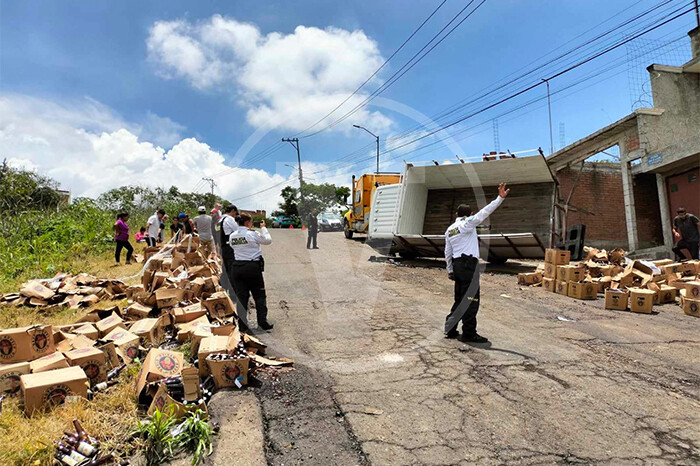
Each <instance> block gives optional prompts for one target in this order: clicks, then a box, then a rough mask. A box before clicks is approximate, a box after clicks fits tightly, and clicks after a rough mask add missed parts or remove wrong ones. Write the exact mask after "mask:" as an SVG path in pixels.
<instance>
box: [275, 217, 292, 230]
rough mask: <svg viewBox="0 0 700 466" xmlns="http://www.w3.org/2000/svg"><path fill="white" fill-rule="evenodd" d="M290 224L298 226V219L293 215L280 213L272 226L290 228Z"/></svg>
mask: <svg viewBox="0 0 700 466" xmlns="http://www.w3.org/2000/svg"><path fill="white" fill-rule="evenodd" d="M290 225H294V227H295V228H296V227H297V226H298V221H297V220H296V219H294V218H292V217H285V216H284V215H280V216H279V217H277V218H276V219H274V220H273V221H272V228H289V226H290Z"/></svg>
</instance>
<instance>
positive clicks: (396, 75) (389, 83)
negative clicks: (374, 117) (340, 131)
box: [303, 0, 486, 138]
mask: <svg viewBox="0 0 700 466" xmlns="http://www.w3.org/2000/svg"><path fill="white" fill-rule="evenodd" d="M474 1H475V0H470V1H469V3H467V5H466V6H465V7H464V8H462V9H461V10H460V11H459V12H458V13H457V14H456V15H455V16H454V17H453V18H452V19H451V20H450V22H448V23H447V24H446V25H445V26H444V27H443V28H442V29H440V31H438V33H437V34H435V35H434V36H433V37H432V38H431V39H430V40H429V41H428V43H427V44H425V45H424V46H423V48H421V49H420V50H419V51H418V52H416V53H415V54H414V55H413V56H412V57H411V58H410V59H409V60H408V61H407V62H406V63H405V64H404V65H403V66H402V67H401V68H399V70H398V71H396V72H395V73H394V74H393V75H392V76H391V77H390V78H389V79H388V80H387V82H385V83H384V84H382V85H381V86H379V88H377V89H376V90H375V91H374V92H372V93H371V94H370V95H369V96H368V97H367V98H366V99H365V100H363V101H362V102H361V103H359V104H358V105H356V106H355V107H354V108H353V109H352V110H350V111H349V112H348V113H346V114H345V115H343V116H342V117H340V118H339V119H338V120H336V121H334V122H333V123H330V124H329V125H328V126H326V127H325V128H321V129H320V130H317V131H314V132H313V133H311V134H307V135H305V136H303V137H304V138H308V137H311V136H315V135H316V134H319V133H322V132H323V131H326V130H328V129H330V128H333V127H334V126H336V125H337V124H338V123H341V122H343V121H345V120H346V119H347V118H349V117H350V116H351V115H353V114H354V113H355V112H357V111H358V110H359V109H360V108H362V107H364V106H365V105H367V103H368V102H370V101H371V100H373V99H374V98H375V97H376V96H378V95H379V94H381V93H382V92H384V91H385V90H387V89H388V88H389V87H391V86H392V85H393V84H394V83H395V82H396V81H398V80H399V79H401V77H402V76H403V75H404V74H406V73H407V72H408V71H410V70H411V68H413V67H414V66H415V65H416V64H418V63H419V62H420V61H421V60H423V58H425V57H426V56H427V55H428V54H429V53H430V52H431V51H432V50H433V49H435V47H437V46H438V45H440V44H441V43H442V41H444V40H445V39H446V38H447V37H448V36H449V35H450V34H452V32H453V31H454V30H455V29H457V28H458V27H459V26H460V25H461V24H462V23H464V21H466V20H467V19H468V18H469V17H470V16H471V15H472V14H474V13H475V12H476V10H478V9H479V7H481V5H483V4H484V3H486V0H482V1H481V3H479V4H478V5H477V6H476V8H474V9H473V10H472V11H471V12H470V13H469V14H467V15H466V16H465V17H464V18H462V19H461V20H460V21H459V22H458V23H457V24H456V25H455V26H454V27H453V28H452V29H450V30H449V31H448V32H447V34H445V35H444V36H443V37H442V38H441V39H440V40H439V41H438V42H436V43H435V44H434V45H433V46H432V47H430V48H429V49H428V50H427V51H426V52H425V53H424V54H423V55H422V56H420V57H419V58H418V59H417V60H416V57H418V55H420V54H421V53H422V52H423V51H424V50H425V49H426V48H428V46H429V45H430V44H431V43H432V42H433V41H434V40H435V39H437V38H438V37H439V36H440V34H442V33H443V32H444V31H445V29H447V28H448V27H449V26H450V24H452V23H453V22H455V21H456V20H457V18H459V16H460V15H461V14H462V13H463V12H464V11H466V10H467V9H468V8H469V7H470V6H471V5H472V4H473V3H474ZM414 60H415V62H414ZM411 62H413V63H411ZM409 65H410V66H409ZM407 67H408V68H407ZM404 70H405V71H404Z"/></svg>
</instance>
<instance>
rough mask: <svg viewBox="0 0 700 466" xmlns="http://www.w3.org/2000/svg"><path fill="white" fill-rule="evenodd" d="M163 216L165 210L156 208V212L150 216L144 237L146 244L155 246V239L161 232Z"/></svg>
mask: <svg viewBox="0 0 700 466" xmlns="http://www.w3.org/2000/svg"><path fill="white" fill-rule="evenodd" d="M164 216H165V211H164V210H163V209H160V210H158V211H157V212H156V213H154V214H153V215H151V216H150V218H149V219H148V223H147V224H146V230H147V231H148V236H147V237H146V244H147V245H148V246H151V247H155V245H156V240H157V239H158V236H159V235H160V233H161V226H160V225H161V223H162V221H163V217H164Z"/></svg>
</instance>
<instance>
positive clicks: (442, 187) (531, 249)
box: [368, 155, 556, 263]
mask: <svg viewBox="0 0 700 466" xmlns="http://www.w3.org/2000/svg"><path fill="white" fill-rule="evenodd" d="M500 182H506V183H508V185H509V186H510V188H511V191H510V194H509V195H508V198H507V199H506V200H505V202H504V203H503V204H502V205H501V206H500V207H499V208H498V210H496V212H494V213H493V214H492V215H491V216H490V217H489V219H488V220H487V221H486V222H485V223H484V224H483V226H482V228H480V230H479V231H480V233H479V245H480V253H481V258H482V259H485V260H488V261H489V262H497V263H498V262H505V261H506V260H508V259H510V258H520V259H540V258H543V257H544V250H545V248H546V247H550V243H551V238H552V235H551V233H552V218H553V215H552V214H553V206H554V200H555V191H556V190H555V185H556V181H555V179H554V177H553V175H552V173H551V171H550V170H549V167H548V166H547V162H546V161H545V158H544V157H543V156H542V155H533V156H527V157H518V158H510V157H509V158H504V159H500V160H489V161H484V162H477V163H463V162H460V161H457V162H456V163H452V161H449V162H448V163H445V162H444V161H442V162H438V161H431V162H429V163H425V164H422V163H407V164H406V165H405V168H404V174H403V177H402V180H401V182H400V183H399V184H392V185H387V186H379V187H378V188H377V190H376V193H375V197H374V199H373V202H372V207H371V210H370V225H369V231H368V240H369V242H370V244H371V245H373V246H374V247H375V248H377V249H378V250H380V251H381V252H383V253H398V254H400V255H401V256H402V257H444V248H445V236H444V234H445V230H447V227H448V226H450V224H451V223H452V222H454V220H455V217H456V211H457V207H458V206H459V204H469V205H470V206H471V207H472V209H473V210H474V212H476V211H478V210H479V209H481V208H483V207H484V206H485V205H486V204H488V203H489V202H491V201H492V200H493V199H495V197H496V196H497V195H498V184H499V183H500Z"/></svg>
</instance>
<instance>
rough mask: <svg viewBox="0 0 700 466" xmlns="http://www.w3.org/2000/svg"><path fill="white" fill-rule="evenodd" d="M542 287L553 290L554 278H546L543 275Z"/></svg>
mask: <svg viewBox="0 0 700 466" xmlns="http://www.w3.org/2000/svg"><path fill="white" fill-rule="evenodd" d="M542 288H544V290H545V291H551V292H554V291H555V289H554V288H555V280H554V279H553V278H547V277H544V278H542Z"/></svg>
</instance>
